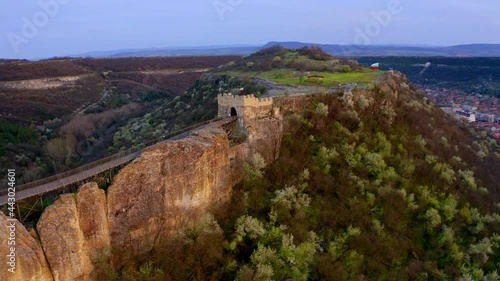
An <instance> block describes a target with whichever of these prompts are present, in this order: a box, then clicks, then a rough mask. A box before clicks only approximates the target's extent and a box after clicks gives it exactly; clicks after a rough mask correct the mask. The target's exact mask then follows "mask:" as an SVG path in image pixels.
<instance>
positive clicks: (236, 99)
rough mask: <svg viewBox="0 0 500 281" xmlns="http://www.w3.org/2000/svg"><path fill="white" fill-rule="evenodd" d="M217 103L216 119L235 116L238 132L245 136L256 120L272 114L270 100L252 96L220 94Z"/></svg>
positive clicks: (271, 100) (271, 102) (271, 101)
mask: <svg viewBox="0 0 500 281" xmlns="http://www.w3.org/2000/svg"><path fill="white" fill-rule="evenodd" d="M217 101H218V104H219V111H218V117H229V116H237V117H238V124H239V127H240V130H241V131H242V132H244V133H246V134H248V133H249V129H251V127H252V125H253V124H254V123H255V121H256V120H258V119H260V118H265V117H269V116H270V115H272V114H273V99H272V98H261V99H259V98H256V97H255V96H254V95H245V96H235V95H232V94H222V95H218V96H217Z"/></svg>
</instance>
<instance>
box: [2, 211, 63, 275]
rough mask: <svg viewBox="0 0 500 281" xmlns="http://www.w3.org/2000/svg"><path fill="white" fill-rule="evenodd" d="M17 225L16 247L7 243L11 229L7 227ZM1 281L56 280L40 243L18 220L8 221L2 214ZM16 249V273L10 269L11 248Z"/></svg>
mask: <svg viewBox="0 0 500 281" xmlns="http://www.w3.org/2000/svg"><path fill="white" fill-rule="evenodd" d="M11 223H14V224H15V231H14V233H15V242H16V244H15V245H9V244H8V243H7V241H9V240H8V238H9V237H10V232H11V231H10V229H9V228H8V227H7V226H8V225H10V224H11ZM0 225H1V226H2V227H0V241H1V243H0V263H1V266H0V269H1V270H0V280H9V281H48V280H54V279H53V278H52V273H51V271H50V268H49V265H48V264H47V261H46V259H45V256H44V254H43V251H42V248H41V247H40V245H39V244H38V242H37V241H36V240H35V239H34V238H33V237H32V236H31V235H30V234H29V232H28V231H27V230H26V228H24V226H23V225H22V224H21V223H19V222H18V221H17V220H15V221H14V222H12V221H8V217H7V216H5V215H4V213H2V212H0ZM11 247H15V256H16V261H15V271H14V272H10V271H8V269H9V268H10V266H9V265H8V264H7V263H8V262H9V259H10V258H9V257H7V255H9V254H10V248H11Z"/></svg>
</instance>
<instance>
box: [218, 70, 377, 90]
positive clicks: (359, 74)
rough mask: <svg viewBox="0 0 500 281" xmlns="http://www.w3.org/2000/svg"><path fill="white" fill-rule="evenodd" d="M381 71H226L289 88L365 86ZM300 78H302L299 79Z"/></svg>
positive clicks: (229, 73)
mask: <svg viewBox="0 0 500 281" xmlns="http://www.w3.org/2000/svg"><path fill="white" fill-rule="evenodd" d="M382 73H383V72H382V71H372V70H369V69H366V70H362V71H356V72H347V73H332V72H316V71H314V72H309V73H308V74H306V73H304V72H300V71H295V70H289V69H276V70H272V71H265V72H239V71H228V72H227V74H228V75H233V76H247V77H260V78H266V79H270V80H272V81H274V82H276V83H278V84H283V85H291V86H298V85H303V86H325V87H330V86H336V85H338V84H347V83H358V84H361V85H366V84H369V83H372V82H374V81H375V80H376V79H377V77H378V76H379V75H381V74H382ZM310 75H320V76H323V77H324V78H323V79H315V78H313V79H308V78H307V76H310ZM301 77H302V78H301Z"/></svg>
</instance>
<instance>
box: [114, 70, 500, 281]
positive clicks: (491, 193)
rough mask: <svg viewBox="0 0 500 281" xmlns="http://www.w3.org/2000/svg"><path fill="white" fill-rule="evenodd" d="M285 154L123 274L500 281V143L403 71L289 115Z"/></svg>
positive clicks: (249, 171)
mask: <svg viewBox="0 0 500 281" xmlns="http://www.w3.org/2000/svg"><path fill="white" fill-rule="evenodd" d="M285 121H286V132H285V136H284V138H283V145H282V149H281V156H280V158H279V159H278V160H277V161H275V162H273V163H271V164H270V165H268V166H267V167H266V165H265V164H264V161H263V159H262V157H261V156H260V155H254V156H253V159H252V161H250V162H249V163H248V164H246V167H245V176H244V180H243V182H242V183H241V184H239V185H237V186H236V187H235V188H234V192H233V198H232V201H231V203H229V204H228V205H227V206H223V207H220V208H215V207H214V209H213V214H214V215H213V216H209V217H207V218H206V219H205V221H204V222H202V223H200V224H199V225H198V226H197V227H195V228H190V229H183V230H180V231H179V232H178V233H177V235H176V236H175V237H173V238H171V239H169V240H167V241H165V245H164V247H160V248H157V249H155V250H153V251H152V252H151V253H150V254H148V255H147V256H140V257H124V258H123V259H122V260H121V261H119V262H118V263H117V264H116V267H117V270H112V271H107V272H108V276H114V277H119V278H122V279H123V280H187V279H188V280H498V278H499V272H498V268H499V264H500V235H499V233H500V215H499V214H498V213H499V212H500V204H499V202H500V190H499V187H500V174H499V173H498V171H499V169H500V150H499V145H498V143H497V142H496V141H495V140H492V139H489V138H487V137H485V136H484V135H481V134H479V133H477V132H474V129H472V128H470V127H468V125H466V124H464V123H461V122H460V121H458V120H455V119H453V118H451V117H449V116H447V115H446V114H445V113H443V112H442V111H441V110H439V109H437V108H436V107H434V105H433V104H432V103H430V102H429V101H428V100H426V99H425V98H424V97H423V96H422V94H421V93H420V92H419V91H417V90H416V89H415V88H413V87H412V86H410V85H408V84H407V81H406V80H405V78H404V77H402V75H400V74H398V73H394V72H389V75H388V77H387V78H386V81H385V82H384V83H382V84H380V85H376V86H372V87H369V88H368V89H364V90H358V91H355V92H346V93H344V94H341V95H339V94H323V95H318V96H316V101H315V102H314V103H312V104H310V106H309V108H308V110H306V111H305V112H304V113H301V114H298V113H294V112H288V113H287V114H286V115H285Z"/></svg>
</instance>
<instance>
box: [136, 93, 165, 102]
mask: <svg viewBox="0 0 500 281" xmlns="http://www.w3.org/2000/svg"><path fill="white" fill-rule="evenodd" d="M167 97H168V94H167V92H163V91H160V92H156V91H149V92H147V93H145V94H143V95H141V96H140V99H141V101H144V102H150V101H154V100H159V99H164V98H167Z"/></svg>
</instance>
